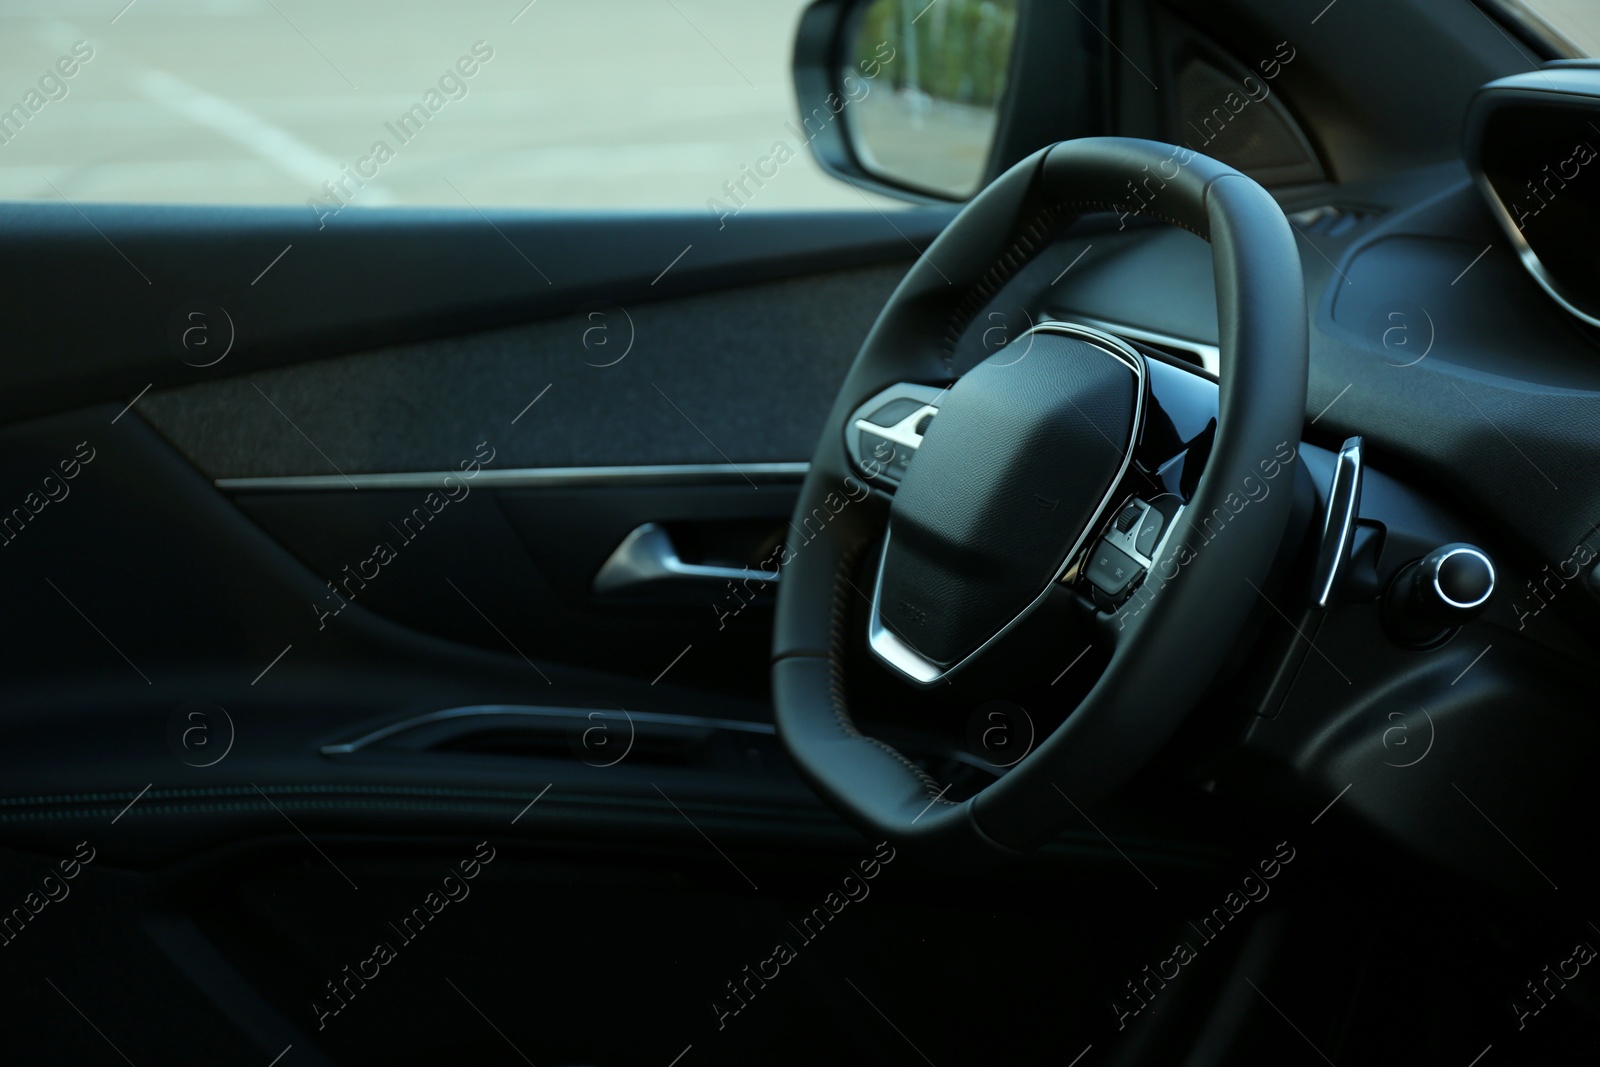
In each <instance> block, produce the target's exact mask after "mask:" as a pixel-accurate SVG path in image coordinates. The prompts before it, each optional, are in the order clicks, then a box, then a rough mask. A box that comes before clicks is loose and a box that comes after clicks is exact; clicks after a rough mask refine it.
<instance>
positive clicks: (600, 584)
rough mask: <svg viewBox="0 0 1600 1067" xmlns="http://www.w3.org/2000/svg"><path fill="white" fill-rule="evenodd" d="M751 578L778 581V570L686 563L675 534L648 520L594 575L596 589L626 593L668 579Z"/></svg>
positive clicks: (597, 591)
mask: <svg viewBox="0 0 1600 1067" xmlns="http://www.w3.org/2000/svg"><path fill="white" fill-rule="evenodd" d="M748 578H754V579H755V580H757V581H762V582H776V581H777V580H778V574H777V572H776V571H773V572H770V573H769V572H767V571H762V570H752V569H751V568H749V567H737V568H735V567H712V566H708V565H706V564H703V563H685V562H684V561H683V560H682V558H680V557H679V555H678V550H677V548H676V547H675V546H674V545H673V543H672V535H671V534H669V533H668V532H667V531H666V530H665V529H663V528H662V527H660V526H658V525H656V524H655V523H653V522H647V523H645V524H644V525H643V526H640V527H639V528H638V529H636V530H634V531H633V532H632V533H630V534H629V535H628V536H627V537H624V538H623V539H622V543H621V544H620V545H618V546H617V547H616V550H615V551H614V552H612V553H611V555H610V556H608V557H607V558H606V561H605V562H604V563H602V564H601V565H600V570H599V571H598V572H597V573H596V574H595V576H594V591H595V592H596V593H624V592H632V591H638V590H639V589H640V588H642V587H644V586H647V585H654V584H656V583H658V582H665V581H684V580H699V581H706V580H710V581H714V582H717V581H738V580H742V579H748Z"/></svg>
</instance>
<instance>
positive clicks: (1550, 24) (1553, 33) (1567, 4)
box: [1496, 0, 1600, 58]
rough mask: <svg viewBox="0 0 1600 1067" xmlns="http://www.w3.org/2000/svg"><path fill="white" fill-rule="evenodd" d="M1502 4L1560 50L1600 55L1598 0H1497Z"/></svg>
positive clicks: (1576, 53)
mask: <svg viewBox="0 0 1600 1067" xmlns="http://www.w3.org/2000/svg"><path fill="white" fill-rule="evenodd" d="M1496 3H1497V4H1498V5H1499V7H1500V8H1501V9H1502V10H1503V11H1505V12H1506V14H1508V15H1510V16H1511V17H1512V18H1513V19H1515V20H1516V21H1517V22H1520V23H1521V24H1522V25H1523V26H1525V27H1526V28H1527V29H1528V30H1529V31H1530V32H1532V33H1533V34H1535V35H1536V36H1538V37H1541V38H1543V39H1544V40H1546V41H1548V42H1549V43H1550V44H1551V45H1552V46H1553V47H1554V48H1555V50H1556V51H1557V53H1559V54H1561V55H1564V56H1568V57H1572V58H1576V57H1578V56H1593V55H1600V4H1597V3H1595V0H1496Z"/></svg>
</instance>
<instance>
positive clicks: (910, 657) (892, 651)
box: [867, 321, 1170, 686]
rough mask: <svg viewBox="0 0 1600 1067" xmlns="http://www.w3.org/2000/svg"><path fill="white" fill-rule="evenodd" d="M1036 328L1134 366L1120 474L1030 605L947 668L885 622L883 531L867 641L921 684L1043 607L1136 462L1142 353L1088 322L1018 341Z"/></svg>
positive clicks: (1050, 325)
mask: <svg viewBox="0 0 1600 1067" xmlns="http://www.w3.org/2000/svg"><path fill="white" fill-rule="evenodd" d="M1034 333H1056V334H1061V335H1063V336H1066V337H1073V338H1076V339H1077V340H1080V341H1087V342H1088V343H1089V344H1091V345H1093V346H1094V347H1096V348H1098V349H1100V350H1101V351H1103V352H1105V353H1106V354H1107V355H1110V356H1112V357H1113V358H1115V359H1118V360H1120V361H1122V362H1123V363H1124V364H1126V365H1127V367H1128V368H1129V369H1130V370H1132V371H1133V375H1134V380H1135V392H1134V402H1133V429H1132V432H1131V433H1130V435H1129V437H1128V447H1127V450H1126V451H1125V452H1123V454H1122V463H1121V465H1120V466H1119V467H1118V468H1117V473H1116V475H1115V476H1114V477H1113V478H1112V479H1111V483H1110V485H1109V486H1108V487H1107V488H1106V493H1105V496H1104V497H1102V498H1101V500H1100V503H1099V505H1098V506H1097V507H1096V508H1095V510H1094V513H1093V514H1092V515H1091V516H1090V517H1089V521H1088V522H1087V523H1085V524H1084V527H1083V529H1082V531H1080V532H1079V534H1078V538H1077V540H1076V541H1074V542H1073V544H1072V548H1071V549H1070V550H1069V551H1068V552H1067V554H1066V555H1065V556H1064V557H1063V558H1062V561H1061V566H1060V568H1059V569H1058V570H1057V571H1056V573H1055V575H1054V577H1052V578H1051V579H1050V580H1049V581H1048V582H1046V583H1045V586H1044V588H1043V589H1041V590H1040V591H1039V595H1038V596H1036V597H1035V598H1034V599H1033V600H1032V601H1030V602H1029V603H1028V605H1027V607H1025V608H1023V609H1022V610H1021V611H1020V612H1018V613H1017V615H1016V617H1015V618H1013V619H1012V620H1011V621H1010V622H1008V623H1006V624H1005V625H1004V626H1002V627H1001V628H1000V629H999V630H998V631H996V633H995V634H994V635H993V636H992V637H990V638H988V639H987V640H986V641H984V642H983V644H981V645H979V646H978V647H977V648H975V649H973V650H972V651H971V652H969V653H967V655H965V656H964V657H962V658H961V659H959V660H957V661H956V662H955V663H953V664H951V665H950V666H949V667H940V666H939V665H938V664H937V663H934V662H933V661H932V660H930V659H928V658H927V657H926V656H924V655H922V653H920V652H918V651H917V650H916V649H914V648H912V647H911V645H910V644H908V643H907V642H906V641H905V640H904V639H902V638H901V637H900V636H899V635H898V634H895V633H894V632H892V631H891V630H889V629H888V628H887V627H886V626H885V625H884V623H883V613H882V612H881V611H880V610H879V604H880V603H881V599H882V593H883V564H884V560H886V559H887V558H888V555H889V538H890V537H891V536H892V534H893V529H892V528H890V529H886V530H885V531H884V535H883V554H882V555H880V556H879V557H878V575H877V578H876V579H875V580H874V581H873V585H872V613H871V615H870V616H869V618H868V622H867V644H868V645H869V646H870V647H871V649H872V651H873V652H874V653H876V654H877V656H878V658H879V659H881V660H883V661H884V662H885V663H887V664H889V666H891V667H893V668H894V669H895V670H897V671H899V672H900V673H901V674H903V675H905V676H906V677H907V678H909V679H910V680H911V681H912V682H915V683H916V684H917V685H921V686H930V685H933V684H935V683H936V682H939V681H942V680H944V679H945V678H948V677H949V676H950V675H952V674H954V673H955V672H956V671H958V670H960V669H961V668H962V667H963V666H965V665H966V664H968V663H970V662H971V661H972V660H973V659H974V658H976V657H977V656H978V655H979V654H980V653H982V652H983V650H984V649H986V648H988V647H989V646H990V645H992V644H994V643H995V642H996V641H998V640H999V639H1000V638H1001V637H1003V636H1005V634H1006V633H1007V632H1009V631H1010V630H1011V628H1012V627H1014V626H1016V625H1017V623H1019V622H1021V621H1022V620H1023V619H1024V618H1026V617H1027V616H1028V614H1029V613H1030V612H1032V611H1033V609H1034V608H1036V607H1038V606H1039V604H1040V603H1041V602H1042V601H1043V600H1044V598H1045V597H1047V596H1049V595H1050V589H1051V588H1052V587H1053V586H1054V585H1055V584H1056V583H1057V582H1059V581H1060V580H1061V578H1062V577H1063V576H1064V575H1065V574H1066V573H1067V571H1068V570H1070V569H1071V567H1072V563H1073V561H1074V560H1075V559H1077V557H1078V554H1079V553H1080V552H1082V551H1083V549H1084V546H1085V544H1086V543H1087V542H1088V540H1089V538H1090V537H1091V536H1093V534H1094V533H1095V531H1096V530H1098V529H1099V528H1100V524H1101V522H1102V520H1103V519H1104V518H1105V516H1106V510H1107V509H1108V508H1109V507H1110V506H1111V503H1112V501H1113V500H1114V499H1116V498H1117V495H1118V491H1119V489H1120V488H1121V486H1122V480H1123V479H1124V478H1125V477H1127V474H1128V468H1129V467H1130V466H1131V465H1132V463H1133V450H1134V448H1135V447H1136V446H1137V445H1138V443H1139V438H1140V436H1141V434H1142V433H1143V430H1144V408H1145V392H1146V389H1147V383H1146V379H1145V365H1144V356H1143V355H1141V354H1140V353H1139V351H1138V350H1137V349H1135V348H1133V347H1132V346H1131V345H1129V344H1128V343H1127V342H1125V341H1123V340H1122V339H1120V338H1118V337H1115V336H1113V335H1112V334H1109V333H1106V332H1104V331H1102V330H1097V329H1094V328H1092V327H1088V326H1081V325H1078V324H1077V323H1071V322H1057V321H1047V322H1041V323H1038V324H1037V325H1035V326H1034V327H1033V328H1031V329H1029V330H1028V331H1027V332H1026V333H1024V334H1022V336H1021V337H1019V338H1018V341H1020V340H1021V339H1022V337H1027V336H1028V335H1029V334H1034ZM1013 343H1015V342H1013ZM1169 532H1170V531H1169Z"/></svg>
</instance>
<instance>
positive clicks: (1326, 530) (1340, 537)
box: [1311, 437, 1363, 611]
mask: <svg viewBox="0 0 1600 1067" xmlns="http://www.w3.org/2000/svg"><path fill="white" fill-rule="evenodd" d="M1361 449H1362V439H1361V438H1359V437H1352V438H1350V439H1349V440H1347V441H1345V443H1344V446H1343V447H1342V448H1340V449H1339V455H1338V456H1337V457H1336V458H1335V459H1334V467H1333V482H1332V483H1331V484H1330V485H1329V486H1328V510H1327V513H1326V514H1325V515H1323V517H1322V538H1321V540H1320V541H1319V542H1318V546H1317V574H1316V579H1315V580H1314V581H1313V583H1312V588H1313V589H1314V590H1315V591H1316V592H1315V594H1314V595H1313V596H1312V598H1311V604H1312V606H1313V607H1315V608H1317V609H1319V610H1321V611H1327V610H1328V608H1329V607H1330V606H1331V605H1332V604H1333V594H1334V591H1335V590H1336V589H1338V587H1339V579H1340V577H1342V576H1343V574H1344V565H1345V563H1346V562H1347V561H1348V560H1349V558H1350V546H1351V545H1352V544H1354V543H1355V538H1356V520H1357V518H1359V516H1360V512H1361V476H1362V473H1363V468H1362V452H1361ZM1336 523H1337V527H1336V526H1335V524H1336Z"/></svg>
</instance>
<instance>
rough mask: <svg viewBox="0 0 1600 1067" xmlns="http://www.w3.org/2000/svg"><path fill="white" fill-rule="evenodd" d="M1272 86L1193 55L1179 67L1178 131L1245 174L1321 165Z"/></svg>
mask: <svg viewBox="0 0 1600 1067" xmlns="http://www.w3.org/2000/svg"><path fill="white" fill-rule="evenodd" d="M1247 89H1248V91H1247ZM1270 92H1271V87H1270V86H1269V84H1268V83H1266V82H1264V81H1262V80H1261V79H1259V78H1252V79H1250V80H1249V82H1248V86H1246V85H1244V84H1241V83H1240V82H1239V81H1238V80H1236V79H1233V78H1230V77H1229V76H1228V75H1227V74H1226V73H1224V72H1223V71H1221V70H1219V69H1218V68H1217V67H1215V66H1213V65H1212V64H1210V63H1208V62H1206V61H1205V60H1203V59H1191V60H1189V61H1188V62H1187V63H1185V64H1184V65H1183V67H1182V69H1181V70H1180V71H1179V73H1178V113H1179V129H1178V135H1179V136H1180V137H1181V138H1182V139H1183V140H1184V143H1185V144H1186V145H1188V146H1189V147H1190V148H1193V149H1195V150H1197V151H1200V152H1204V153H1205V154H1206V155H1208V156H1211V157H1212V158H1214V159H1219V160H1221V161H1222V162H1224V163H1226V164H1228V165H1229V166H1231V167H1236V168H1238V169H1239V170H1242V171H1244V172H1245V173H1246V174H1251V175H1258V176H1259V175H1261V174H1262V173H1263V172H1273V171H1279V172H1281V171H1285V170H1290V169H1293V170H1303V169H1305V168H1311V169H1313V170H1318V169H1320V168H1319V167H1318V164H1317V161H1316V159H1315V158H1314V157H1313V156H1312V155H1311V153H1310V152H1309V150H1308V149H1307V148H1306V145H1305V142H1304V141H1303V140H1302V139H1301V138H1300V136H1299V135H1298V134H1297V133H1296V131H1295V129H1294V127H1293V126H1291V125H1290V120H1289V119H1287V118H1286V117H1285V116H1284V115H1283V114H1282V112H1281V111H1280V110H1279V109H1278V108H1277V107H1276V106H1275V105H1274V103H1273V101H1272V98H1271V97H1270V96H1269V95H1267V94H1269V93H1270Z"/></svg>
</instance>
